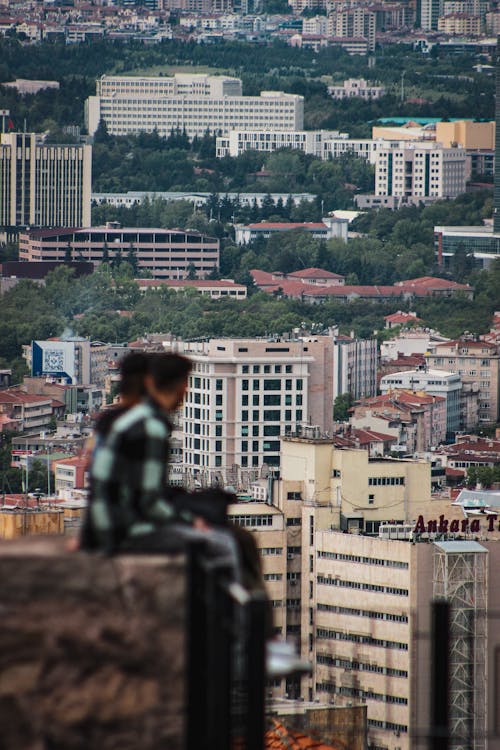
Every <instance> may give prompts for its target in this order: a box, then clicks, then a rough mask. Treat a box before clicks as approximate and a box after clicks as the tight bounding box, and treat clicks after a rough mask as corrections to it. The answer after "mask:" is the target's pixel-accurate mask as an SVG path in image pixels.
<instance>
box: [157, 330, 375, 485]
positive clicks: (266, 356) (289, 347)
mask: <svg viewBox="0 0 500 750" xmlns="http://www.w3.org/2000/svg"><path fill="white" fill-rule="evenodd" d="M337 339H338V337H336V336H335V335H331V334H330V335H318V336H312V335H310V336H309V335H308V336H301V337H298V336H295V337H294V336H293V335H287V336H282V337H278V336H273V337H271V338H269V339H245V338H242V339H210V340H209V341H205V342H188V341H174V342H171V343H170V344H169V345H167V347H171V350H173V351H178V352H180V353H183V354H186V355H187V356H189V357H190V359H191V360H192V362H193V370H192V374H191V377H190V387H189V390H188V394H187V398H186V401H185V404H184V408H183V413H182V415H181V417H180V426H181V431H182V433H183V463H184V465H185V467H186V470H187V471H188V472H191V473H192V474H193V475H194V476H197V475H200V480H202V481H207V480H213V479H215V478H216V477H217V475H218V473H220V474H221V475H222V476H224V477H227V476H228V472H231V471H234V472H235V474H236V475H237V476H235V478H234V481H235V482H237V481H238V479H239V478H241V476H242V475H243V474H247V475H248V474H249V472H250V473H251V472H253V475H254V478H255V477H256V476H257V474H258V473H259V472H260V471H261V470H262V467H263V466H267V467H278V466H279V464H280V446H281V441H280V438H281V436H282V435H284V434H285V433H286V432H296V431H297V430H298V429H301V428H302V427H303V426H304V428H305V426H306V425H310V427H308V429H311V430H317V431H319V432H321V433H322V434H324V433H325V432H331V431H332V429H333V401H334V399H335V396H336V395H338V393H341V392H346V390H348V389H350V391H351V392H352V393H353V395H354V394H357V393H360V394H361V393H367V394H368V393H369V394H373V393H374V392H375V382H376V342H375V341H367V342H362V341H360V342H358V341H355V340H347V341H344V340H337ZM351 355H352V356H351ZM344 363H347V364H346V366H345V367H344Z"/></svg>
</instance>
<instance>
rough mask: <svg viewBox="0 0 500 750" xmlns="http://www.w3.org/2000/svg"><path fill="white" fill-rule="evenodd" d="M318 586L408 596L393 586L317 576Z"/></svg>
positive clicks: (404, 590) (402, 590) (405, 592)
mask: <svg viewBox="0 0 500 750" xmlns="http://www.w3.org/2000/svg"><path fill="white" fill-rule="evenodd" d="M316 580H317V582H318V583H319V584H325V585H326V586H339V587H340V588H345V589H358V590H360V591H372V592H374V593H378V594H395V595H396V596H408V589H400V588H396V587H395V586H379V585H377V584H375V583H361V582H360V581H344V580H342V579H341V578H332V577H331V576H329V577H326V576H322V575H319V576H317V578H316Z"/></svg>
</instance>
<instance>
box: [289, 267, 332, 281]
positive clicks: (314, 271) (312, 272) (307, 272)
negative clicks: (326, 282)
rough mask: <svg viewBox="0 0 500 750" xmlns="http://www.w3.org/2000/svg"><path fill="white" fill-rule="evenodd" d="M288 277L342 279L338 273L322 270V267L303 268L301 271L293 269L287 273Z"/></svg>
mask: <svg viewBox="0 0 500 750" xmlns="http://www.w3.org/2000/svg"><path fill="white" fill-rule="evenodd" d="M288 278H290V279H291V278H296V279H343V278H344V276H342V275H341V274H339V273H332V271H324V270H323V269H322V268H304V269H303V270H302V271H293V273H289V274H288Z"/></svg>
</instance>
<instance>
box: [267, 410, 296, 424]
mask: <svg viewBox="0 0 500 750" xmlns="http://www.w3.org/2000/svg"><path fill="white" fill-rule="evenodd" d="M290 418H291V413H290ZM285 419H286V417H285ZM279 421H280V411H279V409H266V410H264V422H279Z"/></svg>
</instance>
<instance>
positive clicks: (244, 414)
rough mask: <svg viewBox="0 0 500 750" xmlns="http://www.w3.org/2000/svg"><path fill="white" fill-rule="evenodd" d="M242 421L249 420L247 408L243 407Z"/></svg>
mask: <svg viewBox="0 0 500 750" xmlns="http://www.w3.org/2000/svg"><path fill="white" fill-rule="evenodd" d="M241 421H242V422H248V411H247V409H243V410H242V412H241Z"/></svg>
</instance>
